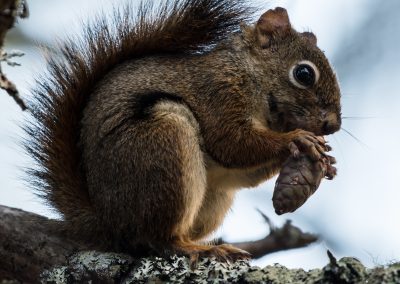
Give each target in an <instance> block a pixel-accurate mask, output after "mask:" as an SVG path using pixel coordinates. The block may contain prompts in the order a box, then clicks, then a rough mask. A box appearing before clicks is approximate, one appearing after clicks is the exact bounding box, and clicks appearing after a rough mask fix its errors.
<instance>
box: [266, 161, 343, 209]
mask: <svg viewBox="0 0 400 284" xmlns="http://www.w3.org/2000/svg"><path fill="white" fill-rule="evenodd" d="M334 163H335V159H334V158H333V157H330V156H325V157H323V158H321V159H320V160H318V161H313V160H312V159H311V158H310V157H309V156H308V155H306V154H303V153H302V154H300V156H299V157H298V158H296V157H293V156H290V157H289V158H288V159H287V160H286V162H285V163H284V164H283V167H282V170H281V172H280V174H279V177H278V180H277V181H276V184H275V189H274V195H273V197H272V202H273V205H274V208H275V212H276V214H278V215H282V214H284V213H288V212H294V211H295V210H296V209H298V208H299V207H301V206H302V205H303V204H304V203H305V202H306V201H307V199H308V198H309V197H310V196H311V195H312V194H313V193H314V192H315V191H316V190H317V188H318V187H319V185H320V183H321V180H322V178H324V177H326V178H327V179H333V178H334V176H335V175H336V168H335V167H333V166H332V164H334Z"/></svg>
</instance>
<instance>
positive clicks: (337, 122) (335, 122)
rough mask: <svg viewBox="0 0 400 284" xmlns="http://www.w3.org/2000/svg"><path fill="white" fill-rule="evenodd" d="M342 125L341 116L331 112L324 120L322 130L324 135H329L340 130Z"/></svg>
mask: <svg viewBox="0 0 400 284" xmlns="http://www.w3.org/2000/svg"><path fill="white" fill-rule="evenodd" d="M340 126H341V119H340V117H339V118H338V117H337V116H336V114H329V115H327V117H326V118H325V119H324V121H323V124H322V132H323V133H324V135H329V134H332V133H335V132H336V131H338V130H339V129H340Z"/></svg>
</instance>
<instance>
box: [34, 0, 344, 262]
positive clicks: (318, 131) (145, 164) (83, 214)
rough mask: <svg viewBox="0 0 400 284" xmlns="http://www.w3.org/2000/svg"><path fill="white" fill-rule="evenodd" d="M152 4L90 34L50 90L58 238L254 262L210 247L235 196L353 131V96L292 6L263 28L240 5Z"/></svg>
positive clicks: (40, 103) (40, 181) (65, 56)
mask: <svg viewBox="0 0 400 284" xmlns="http://www.w3.org/2000/svg"><path fill="white" fill-rule="evenodd" d="M150 7H151V5H150V4H149V3H147V4H146V3H144V4H142V6H141V8H140V9H139V10H138V12H137V14H135V13H134V12H133V10H132V9H131V8H126V9H125V11H124V12H123V13H120V14H118V15H116V16H115V18H114V19H113V21H112V23H110V21H109V20H105V19H103V20H99V21H98V22H97V23H96V24H93V25H90V26H89V27H88V28H87V30H86V32H85V33H84V35H83V37H82V38H81V39H80V40H77V39H76V38H73V39H71V40H68V41H66V42H65V44H64V45H63V46H62V47H61V54H62V58H61V59H54V58H51V59H50V60H49V63H48V68H49V69H48V75H47V76H44V77H42V78H40V79H39V80H38V86H37V88H36V89H35V91H34V99H33V102H32V103H31V106H30V108H31V109H32V112H33V116H34V121H33V122H31V123H30V125H29V126H28V127H27V131H28V133H29V135H30V141H29V142H28V144H27V147H28V149H29V151H30V153H31V155H32V156H33V157H34V158H35V159H36V161H37V163H38V167H37V168H36V169H34V170H32V172H31V174H32V178H33V180H34V183H35V185H36V189H37V190H38V192H39V194H40V195H42V196H43V197H44V198H45V200H46V201H47V202H48V203H49V204H50V205H51V206H53V207H54V208H55V209H56V210H57V211H58V212H60V214H61V215H62V218H63V221H62V222H61V223H60V227H59V230H60V231H61V232H65V233H66V234H68V235H70V236H72V237H74V238H76V239H78V240H81V241H82V242H85V243H87V244H88V247H93V248H97V249H108V250H114V251H122V252H127V253H137V252H139V251H150V252H157V253H160V252H165V253H178V254H183V255H188V256H190V257H195V256H215V257H217V258H218V259H223V260H226V259H230V260H235V259H239V258H248V257H249V255H248V254H247V253H246V252H245V251H242V250H240V249H238V248H235V247H233V246H230V245H212V244H206V243H204V242H203V241H204V240H205V239H206V238H207V237H208V236H209V235H210V234H211V233H212V232H214V231H215V230H216V229H217V228H218V227H219V226H220V225H221V223H222V221H223V220H224V217H225V215H226V213H227V211H228V210H229V208H230V207H231V205H232V202H233V199H234V196H235V194H236V192H237V191H238V190H239V189H240V188H243V187H254V186H256V185H258V184H260V183H261V182H264V181H266V180H268V179H270V178H271V177H272V176H274V175H275V174H276V173H278V172H279V171H280V169H281V167H282V165H283V163H284V161H285V160H286V159H287V158H288V157H289V156H290V155H294V154H295V153H299V152H301V153H305V154H307V155H309V156H311V157H314V158H316V159H318V158H319V157H320V156H321V155H324V153H325V152H326V151H327V146H326V144H325V142H324V141H322V142H321V138H320V137H319V136H322V135H328V134H331V133H334V132H336V131H338V130H339V129H340V125H341V114H340V110H341V106H340V89H339V86H338V82H337V79H336V76H335V73H334V72H333V71H332V68H331V66H330V64H329V62H328V60H327V58H326V57H325V55H324V53H323V52H322V51H321V50H320V49H319V48H318V47H317V39H316V37H315V35H314V34H313V33H311V32H297V31H296V30H294V29H293V28H292V26H291V24H290V21H289V18H288V14H287V12H286V10H285V9H283V8H276V9H271V10H269V11H267V12H266V13H264V14H262V16H261V17H260V18H259V20H258V21H257V22H256V23H255V24H250V23H249V22H250V19H251V18H252V16H253V10H252V9H250V8H248V7H247V4H246V2H245V1H239V0H229V1H228V0H175V1H168V2H165V3H164V4H162V5H161V6H160V7H159V8H150Z"/></svg>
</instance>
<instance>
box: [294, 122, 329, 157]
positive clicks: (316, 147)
mask: <svg viewBox="0 0 400 284" xmlns="http://www.w3.org/2000/svg"><path fill="white" fill-rule="evenodd" d="M288 134H289V135H290V137H291V139H290V142H289V144H288V147H289V150H290V153H291V155H292V156H293V157H295V158H297V157H299V156H300V153H306V154H308V155H309V156H310V157H311V159H313V160H314V161H318V160H320V159H322V158H323V157H326V154H325V152H329V151H330V150H332V148H331V147H330V146H329V145H328V144H327V142H326V141H325V139H324V137H322V136H316V135H315V134H314V133H312V132H309V131H305V130H301V129H298V130H295V131H292V132H290V133H288Z"/></svg>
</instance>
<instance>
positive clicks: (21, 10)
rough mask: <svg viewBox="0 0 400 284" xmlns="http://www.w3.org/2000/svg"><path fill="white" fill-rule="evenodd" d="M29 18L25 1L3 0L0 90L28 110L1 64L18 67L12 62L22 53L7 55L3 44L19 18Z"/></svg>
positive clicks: (0, 36) (0, 22)
mask: <svg viewBox="0 0 400 284" xmlns="http://www.w3.org/2000/svg"><path fill="white" fill-rule="evenodd" d="M27 16H28V6H27V4H26V1H25V0H1V1H0V88H1V89H4V90H5V91H6V92H7V93H8V94H9V95H10V96H11V97H12V98H13V99H14V100H15V102H16V103H17V104H18V105H19V106H20V107H21V109H22V110H26V109H27V107H26V105H25V103H24V101H23V100H22V99H21V97H20V95H19V93H18V90H17V88H16V86H15V85H14V83H12V82H11V81H10V80H9V79H8V78H7V77H6V75H4V74H3V72H2V70H1V63H2V62H6V63H7V64H8V65H12V66H16V65H18V64H17V63H14V62H12V61H11V60H10V59H11V58H12V57H16V56H21V55H22V53H20V52H11V53H7V52H5V51H4V50H3V43H4V38H5V36H6V33H7V31H8V30H9V29H11V28H12V27H13V25H14V23H15V21H16V18H17V17H21V18H25V17H27Z"/></svg>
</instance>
